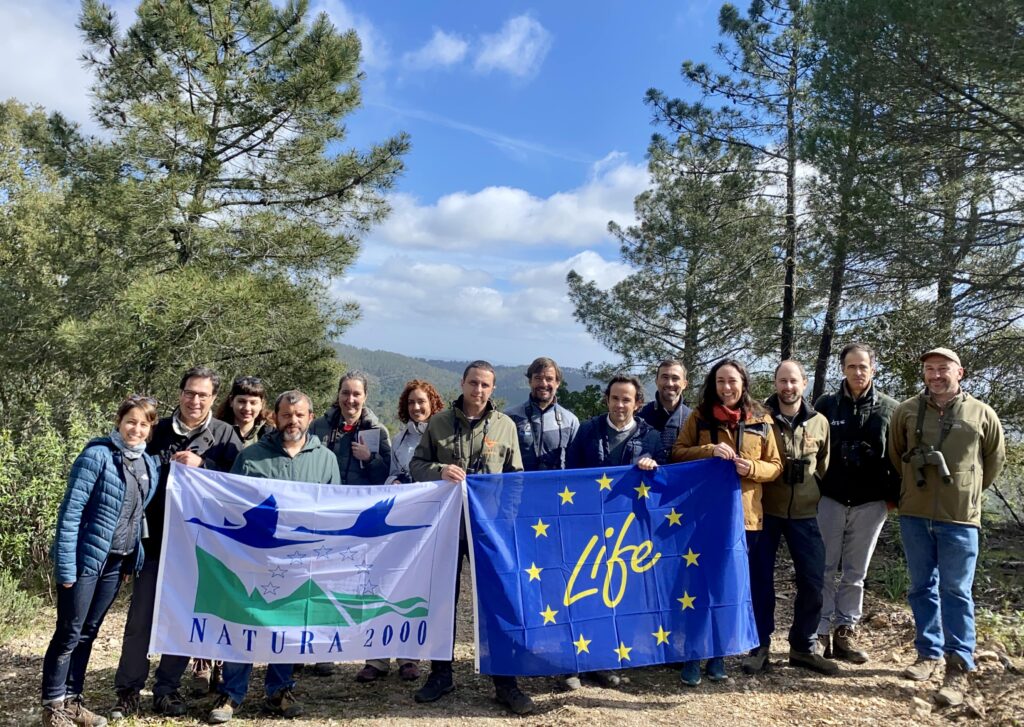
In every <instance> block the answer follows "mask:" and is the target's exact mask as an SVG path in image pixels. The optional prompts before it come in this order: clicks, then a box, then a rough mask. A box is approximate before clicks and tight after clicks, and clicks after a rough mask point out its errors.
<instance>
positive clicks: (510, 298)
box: [334, 250, 630, 365]
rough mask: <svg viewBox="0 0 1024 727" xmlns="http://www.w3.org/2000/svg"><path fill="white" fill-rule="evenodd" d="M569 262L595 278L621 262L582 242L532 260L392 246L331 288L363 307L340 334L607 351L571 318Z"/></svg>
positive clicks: (601, 281)
mask: <svg viewBox="0 0 1024 727" xmlns="http://www.w3.org/2000/svg"><path fill="white" fill-rule="evenodd" d="M478 263H483V265H482V266H481V265H478ZM484 268H487V269H486V270H485V269H484ZM570 269H576V270H578V271H579V272H581V273H582V274H583V275H585V276H586V277H588V278H593V279H595V280H597V282H598V285H600V286H601V287H606V286H608V285H612V284H614V283H615V282H618V281H619V280H621V279H622V278H623V277H625V275H627V274H628V273H629V271H630V269H629V267H628V266H626V265H625V264H623V263H622V262H619V261H616V260H606V259H604V258H603V257H602V256H601V255H599V254H598V253H596V252H594V251H591V250H585V251H583V252H581V253H578V254H576V255H573V256H571V257H568V258H566V259H564V260H557V261H554V262H548V263H539V264H522V263H519V264H513V263H512V262H510V261H509V260H507V259H506V260H501V259H496V258H493V259H485V260H482V259H480V258H478V257H476V256H474V255H472V254H464V253H459V252H455V253H451V254H448V255H446V258H445V262H437V261H436V260H429V261H428V260H420V259H409V258H408V257H406V256H405V255H401V254H397V255H393V256H391V257H389V258H387V259H386V260H385V261H384V262H383V263H381V264H380V265H379V266H377V267H375V268H373V269H364V270H361V271H359V272H354V273H353V274H351V275H349V276H348V277H347V278H345V280H343V281H337V282H336V284H335V288H334V293H335V295H336V296H337V297H338V298H340V299H354V300H357V301H359V303H360V305H361V306H362V309H363V317H362V319H361V320H360V322H359V323H358V324H356V325H355V326H354V327H353V328H352V329H351V330H350V331H349V332H348V333H347V334H346V336H345V340H346V342H348V343H352V344H353V345H357V346H366V347H371V348H382V349H385V350H389V351H398V352H401V353H406V354H409V355H425V356H433V357H438V358H448V359H473V358H478V357H480V356H483V357H485V358H488V359H491V360H494V361H498V362H506V363H522V362H523V361H528V360H530V359H532V358H534V357H536V356H539V355H549V356H554V357H555V358H556V359H557V360H559V361H562V362H563V363H566V364H567V365H580V364H582V363H584V362H585V361H587V360H599V359H604V358H607V356H608V353H607V351H605V350H604V349H603V348H602V347H601V346H600V345H599V344H597V343H595V342H594V341H593V340H592V339H591V338H590V337H589V336H588V335H587V333H586V332H585V331H584V329H583V327H582V326H581V325H580V324H578V323H577V322H576V321H575V320H574V319H573V316H572V314H573V307H572V303H571V302H570V301H569V297H568V291H567V288H566V284H565V273H566V272H568V271H569V270H570Z"/></svg>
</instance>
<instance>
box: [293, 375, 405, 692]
mask: <svg viewBox="0 0 1024 727" xmlns="http://www.w3.org/2000/svg"><path fill="white" fill-rule="evenodd" d="M369 390H370V387H369V380H368V379H367V377H366V374H364V373H363V372H361V371H349V372H348V373H346V374H345V375H343V376H342V377H341V381H339V382H338V400H337V401H336V402H335V403H334V405H332V406H331V408H330V409H328V410H327V413H326V414H325V415H324V416H322V417H320V418H319V419H317V420H316V421H315V422H313V424H312V426H311V427H310V428H309V433H310V434H315V435H316V436H317V437H319V438H320V441H321V442H323V443H324V445H326V446H327V447H328V448H329V449H330V450H331V451H332V452H334V454H335V456H336V457H337V458H338V470H339V471H340V472H341V483H342V484H343V485H382V484H384V480H386V479H387V477H388V467H389V466H390V463H391V439H390V438H389V437H388V430H387V429H386V428H385V427H384V426H383V425H382V424H381V423H380V420H379V419H377V416H376V415H375V414H374V413H373V412H372V411H370V410H369V409H368V408H366V393H367V392H368V391H369ZM313 673H314V674H315V675H317V676H330V675H331V674H333V673H334V665H333V664H329V663H321V664H316V665H315V666H314V667H313ZM360 673H362V672H360Z"/></svg>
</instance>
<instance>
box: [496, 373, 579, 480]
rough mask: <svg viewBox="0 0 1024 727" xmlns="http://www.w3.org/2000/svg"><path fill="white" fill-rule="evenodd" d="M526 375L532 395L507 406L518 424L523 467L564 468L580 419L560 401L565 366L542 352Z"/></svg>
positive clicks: (507, 410) (534, 470) (538, 468)
mask: <svg viewBox="0 0 1024 727" xmlns="http://www.w3.org/2000/svg"><path fill="white" fill-rule="evenodd" d="M526 379H527V380H528V381H529V382H530V396H529V398H528V399H527V400H526V401H525V402H524V403H522V404H520V405H518V406H513V407H509V408H508V409H506V410H505V414H506V416H508V417H509V418H510V419H511V420H512V421H513V422H514V423H515V425H516V434H517V435H518V436H519V454H520V455H521V456H522V458H523V469H524V470H526V471H527V472H536V471H538V470H564V469H565V453H566V450H568V448H569V445H570V444H572V440H573V437H575V436H576V432H577V430H578V429H579V428H580V421H579V419H577V418H576V415H575V414H573V413H572V412H571V411H569V410H568V409H566V408H565V407H563V406H562V405H561V404H559V403H558V401H557V398H556V394H557V393H558V387H559V386H560V385H561V383H562V369H560V368H558V364H557V363H555V362H554V360H553V359H550V358H548V357H547V356H541V357H540V358H538V359H535V360H534V362H533V363H531V364H530V366H529V367H528V368H527V369H526Z"/></svg>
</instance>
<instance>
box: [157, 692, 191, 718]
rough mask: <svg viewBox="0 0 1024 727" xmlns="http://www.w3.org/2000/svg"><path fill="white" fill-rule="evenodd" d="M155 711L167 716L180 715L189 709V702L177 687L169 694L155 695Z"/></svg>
mask: <svg viewBox="0 0 1024 727" xmlns="http://www.w3.org/2000/svg"><path fill="white" fill-rule="evenodd" d="M153 711H154V712H156V713H157V714H162V715H164V716H165V717H180V716H182V715H183V714H185V712H187V711H188V703H186V702H185V698H184V697H182V696H181V693H180V692H179V691H178V690H177V689H175V690H174V691H173V692H170V693H168V694H161V695H160V696H157V695H155V694H154V695H153Z"/></svg>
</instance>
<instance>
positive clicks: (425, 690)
mask: <svg viewBox="0 0 1024 727" xmlns="http://www.w3.org/2000/svg"><path fill="white" fill-rule="evenodd" d="M453 689H455V681H454V680H453V679H452V673H451V672H450V671H448V670H444V671H434V670H431V671H430V674H428V675H427V682H426V684H424V685H423V686H422V687H420V688H419V689H418V690H417V691H416V694H414V695H413V697H412V698H413V699H415V700H416V701H417V702H420V703H424V702H436V701H437V700H438V699H440V698H441V697H443V696H444V695H446V694H448V692H450V691H452V690H453Z"/></svg>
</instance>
